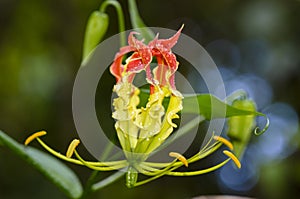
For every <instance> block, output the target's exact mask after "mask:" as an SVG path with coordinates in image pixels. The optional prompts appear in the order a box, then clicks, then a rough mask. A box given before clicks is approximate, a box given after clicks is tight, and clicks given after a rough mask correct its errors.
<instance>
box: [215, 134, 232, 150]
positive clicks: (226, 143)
mask: <svg viewBox="0 0 300 199" xmlns="http://www.w3.org/2000/svg"><path fill="white" fill-rule="evenodd" d="M214 139H215V140H217V141H219V142H222V143H223V144H225V145H226V146H227V147H228V148H229V149H230V150H233V145H232V143H231V142H230V141H228V140H227V139H225V138H223V137H220V136H214Z"/></svg>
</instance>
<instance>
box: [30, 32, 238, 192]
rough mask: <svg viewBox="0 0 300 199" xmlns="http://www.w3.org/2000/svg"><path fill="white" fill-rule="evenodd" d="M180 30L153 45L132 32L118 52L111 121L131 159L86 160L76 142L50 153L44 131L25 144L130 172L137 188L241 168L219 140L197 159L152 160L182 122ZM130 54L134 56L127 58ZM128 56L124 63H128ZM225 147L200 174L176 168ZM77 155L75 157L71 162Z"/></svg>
mask: <svg viewBox="0 0 300 199" xmlns="http://www.w3.org/2000/svg"><path fill="white" fill-rule="evenodd" d="M182 28H183V27H181V29H180V30H179V31H178V32H177V33H176V34H175V35H174V36H172V37H171V38H169V39H158V36H156V37H155V38H154V39H153V40H152V41H150V42H149V43H148V45H146V44H144V43H143V41H140V40H138V39H136V38H135V35H136V34H138V33H136V32H131V33H130V35H129V37H128V46H124V47H121V48H120V51H119V52H118V53H117V54H116V56H115V59H114V62H113V64H112V65H111V67H110V71H111V73H112V74H113V75H114V76H115V78H116V81H117V83H116V85H115V86H114V89H113V91H114V92H115V93H116V94H117V96H118V97H117V98H115V99H114V101H113V106H114V109H115V110H114V112H113V114H112V117H113V118H114V119H115V120H116V122H115V129H116V133H117V136H118V139H119V142H120V145H121V147H122V149H123V151H124V154H125V157H126V160H118V161H108V162H91V161H85V160H84V159H83V158H82V157H81V156H80V155H79V154H78V152H77V150H76V147H77V145H78V144H79V143H80V141H79V140H77V139H75V140H73V141H72V142H71V144H70V145H69V148H68V150H67V153H66V155H62V154H61V153H59V152H56V151H55V150H53V149H51V148H50V147H49V146H48V145H46V144H45V143H44V142H43V141H42V140H41V139H40V138H39V137H40V136H42V135H45V134H46V132H45V131H40V132H37V133H35V134H33V135H31V136H30V137H28V138H27V140H26V141H25V145H28V144H29V143H30V142H31V141H32V140H34V139H37V141H38V142H39V143H40V144H41V145H42V146H43V147H44V148H45V149H46V150H48V151H49V152H50V153H52V154H53V155H55V156H57V157H59V158H61V159H63V160H66V161H69V162H72V163H75V164H79V165H85V166H87V167H88V168H91V169H93V170H99V171H111V170H119V169H126V185H127V186H128V187H135V186H139V185H142V184H145V183H147V182H150V181H152V180H154V179H157V178H159V177H161V176H163V175H171V176H193V175H200V174H204V173H208V172H211V171H214V170H216V169H218V168H220V167H222V166H223V165H225V164H226V163H227V162H229V161H230V160H233V162H234V163H235V164H236V166H237V167H238V168H240V167H241V164H240V162H239V160H238V159H237V158H236V156H235V155H234V154H233V153H232V152H230V151H232V150H233V145H232V144H231V142H230V141H228V140H226V139H225V138H223V137H220V136H212V137H211V139H210V140H209V142H208V143H207V144H206V145H205V146H204V147H203V148H202V149H201V150H200V151H199V152H198V153H196V154H195V155H193V156H192V157H190V158H185V157H184V156H183V155H182V154H180V153H177V152H170V153H169V155H170V157H173V158H174V160H173V161H171V162H165V163H156V162H149V161H147V159H148V157H149V156H150V155H151V153H152V152H154V151H155V150H159V147H160V146H161V145H162V144H163V143H164V141H165V140H166V139H167V138H168V137H169V136H170V135H171V134H172V132H173V130H174V128H177V125H176V124H175V123H174V122H173V119H176V118H179V114H178V113H179V112H180V111H181V110H182V108H183V107H182V99H183V96H182V94H181V93H180V92H179V91H178V90H177V89H176V86H175V72H176V70H177V68H178V65H179V63H178V62H177V60H176V56H175V54H173V53H172V51H171V48H172V47H173V46H174V45H175V44H176V43H177V40H178V39H179V36H180V33H181V30H182ZM127 55H130V56H129V57H128V58H126V56H127ZM124 58H126V60H125V63H123V60H124ZM154 58H155V60H156V62H157V66H156V67H155V68H154V69H153V70H151V67H150V64H151V63H152V62H153V60H154ZM142 71H145V73H146V80H147V83H148V84H149V93H150V95H149V98H148V102H147V104H146V105H145V107H139V104H140V97H139V94H140V89H139V88H138V87H136V86H135V85H134V84H133V80H134V78H135V76H136V75H138V74H139V73H141V72H142ZM166 98H168V99H169V102H168V104H167V106H164V104H163V101H164V99H166ZM223 144H224V145H226V146H227V147H228V148H229V149H230V150H224V151H223V153H224V154H225V155H226V156H227V157H228V158H227V159H225V160H224V161H222V162H220V163H218V164H216V165H214V166H212V167H210V168H207V169H201V170H196V171H186V172H180V171H175V170H176V169H178V168H180V167H182V166H186V167H188V165H189V164H191V163H193V162H196V161H198V160H200V159H203V158H205V157H207V156H208V155H210V154H212V153H213V152H215V151H216V150H217V149H219V147H220V146H222V145H223ZM73 154H75V157H76V159H75V158H72V156H73ZM138 173H142V174H144V175H147V176H151V177H150V178H148V179H146V180H143V181H139V182H137V180H138Z"/></svg>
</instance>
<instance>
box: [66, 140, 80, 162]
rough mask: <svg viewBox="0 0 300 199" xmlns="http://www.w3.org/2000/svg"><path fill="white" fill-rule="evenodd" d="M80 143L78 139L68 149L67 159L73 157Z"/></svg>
mask: <svg viewBox="0 0 300 199" xmlns="http://www.w3.org/2000/svg"><path fill="white" fill-rule="evenodd" d="M79 143H80V141H79V140H78V139H74V140H73V141H72V142H71V144H70V145H69V147H68V150H67V153H66V157H67V158H71V156H72V155H73V153H74V150H75V148H76V147H77V146H78V144H79Z"/></svg>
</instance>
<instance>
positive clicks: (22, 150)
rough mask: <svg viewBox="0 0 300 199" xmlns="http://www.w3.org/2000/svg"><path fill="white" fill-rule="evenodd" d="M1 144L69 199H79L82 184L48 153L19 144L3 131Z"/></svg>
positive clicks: (71, 172)
mask: <svg viewBox="0 0 300 199" xmlns="http://www.w3.org/2000/svg"><path fill="white" fill-rule="evenodd" d="M0 142H1V143H2V144H3V145H4V146H7V147H8V148H9V149H11V150H12V151H13V152H14V153H15V154H16V155H18V156H19V157H21V158H22V159H24V160H25V161H26V162H27V163H29V164H30V165H32V166H33V167H34V168H36V169H37V170H38V171H40V172H41V173H42V174H43V175H44V176H45V177H46V178H47V179H49V180H50V181H51V182H53V183H54V184H55V185H56V186H57V187H59V188H60V189H61V190H62V191H63V192H64V193H65V194H66V195H67V196H68V197H70V198H79V197H80V196H81V194H82V186H81V183H80V181H79V179H78V177H77V176H76V175H75V173H74V172H73V171H72V170H70V169H69V168H68V167H67V166H66V165H64V164H63V163H61V162H60V161H58V160H57V159H55V158H54V157H52V156H50V155H48V154H47V153H44V152H42V151H39V150H37V149H35V148H32V147H30V146H24V145H22V144H19V143H18V142H16V141H15V140H13V139H12V138H11V137H9V136H8V135H6V134H5V133H3V132H2V131H0Z"/></svg>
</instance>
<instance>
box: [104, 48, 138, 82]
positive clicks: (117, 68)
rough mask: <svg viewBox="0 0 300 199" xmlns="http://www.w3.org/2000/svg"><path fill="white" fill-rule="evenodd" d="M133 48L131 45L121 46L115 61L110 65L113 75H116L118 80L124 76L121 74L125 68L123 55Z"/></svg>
mask: <svg viewBox="0 0 300 199" xmlns="http://www.w3.org/2000/svg"><path fill="white" fill-rule="evenodd" d="M133 50H134V49H132V47H130V46H124V47H122V48H120V51H119V52H118V53H117V54H116V56H115V59H114V62H113V63H112V65H111V66H110V72H111V74H112V75H113V76H115V77H116V79H117V82H119V81H120V80H121V78H122V77H121V75H122V72H123V70H124V67H123V65H122V59H123V56H124V55H125V54H127V53H129V52H131V51H133Z"/></svg>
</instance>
